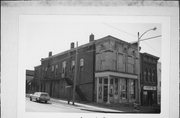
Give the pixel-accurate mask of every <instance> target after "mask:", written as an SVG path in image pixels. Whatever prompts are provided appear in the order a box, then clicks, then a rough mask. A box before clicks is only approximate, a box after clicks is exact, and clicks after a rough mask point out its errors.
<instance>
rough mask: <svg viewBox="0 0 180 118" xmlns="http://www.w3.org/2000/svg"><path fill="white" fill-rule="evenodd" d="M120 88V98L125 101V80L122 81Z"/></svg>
mask: <svg viewBox="0 0 180 118" xmlns="http://www.w3.org/2000/svg"><path fill="white" fill-rule="evenodd" d="M121 82H122V83H121V86H122V90H121V97H122V99H126V98H127V91H126V87H127V86H126V80H125V79H122V81H121Z"/></svg>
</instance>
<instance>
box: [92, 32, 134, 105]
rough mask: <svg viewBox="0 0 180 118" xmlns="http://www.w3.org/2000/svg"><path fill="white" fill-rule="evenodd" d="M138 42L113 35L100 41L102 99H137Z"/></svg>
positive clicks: (98, 68) (98, 96)
mask: <svg viewBox="0 0 180 118" xmlns="http://www.w3.org/2000/svg"><path fill="white" fill-rule="evenodd" d="M137 68H138V58H137V46H134V45H131V44H130V43H127V42H124V41H122V40H120V39H117V38H115V37H112V36H107V37H104V38H102V39H100V40H97V41H96V72H95V77H96V79H95V80H96V81H95V84H96V85H95V87H96V88H95V90H96V102H98V103H127V102H128V103H133V102H135V101H137V98H138V90H137V88H138V87H137V85H138V83H137V82H138V81H137V80H138V79H137Z"/></svg>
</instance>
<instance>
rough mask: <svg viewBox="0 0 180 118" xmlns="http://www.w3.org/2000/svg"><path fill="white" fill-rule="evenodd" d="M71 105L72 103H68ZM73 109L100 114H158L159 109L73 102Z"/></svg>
mask: <svg viewBox="0 0 180 118" xmlns="http://www.w3.org/2000/svg"><path fill="white" fill-rule="evenodd" d="M51 101H53V102H56V103H64V104H67V100H60V99H55V98H51ZM70 105H72V102H70ZM74 106H75V107H77V108H79V109H81V110H86V111H93V112H101V113H160V109H159V107H157V106H156V107H153V106H140V109H139V110H137V109H134V106H133V105H132V104H119V103H116V104H105V103H104V104H102V103H101V104H99V103H94V102H91V103H80V102H75V105H74Z"/></svg>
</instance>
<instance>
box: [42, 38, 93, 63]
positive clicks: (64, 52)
mask: <svg viewBox="0 0 180 118" xmlns="http://www.w3.org/2000/svg"><path fill="white" fill-rule="evenodd" d="M95 42H96V40H94V41H91V42H89V43H86V44H83V45H80V46H78V49H80V48H84V47H85V46H88V45H92V44H93V43H95ZM75 50H76V48H72V49H69V50H66V51H63V52H60V53H57V54H55V55H52V56H50V57H45V58H42V59H43V60H47V59H50V58H53V57H57V56H59V55H63V54H66V53H68V52H72V51H75Z"/></svg>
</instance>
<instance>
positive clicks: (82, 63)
mask: <svg viewBox="0 0 180 118" xmlns="http://www.w3.org/2000/svg"><path fill="white" fill-rule="evenodd" d="M82 66H84V59H80V67H82Z"/></svg>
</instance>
